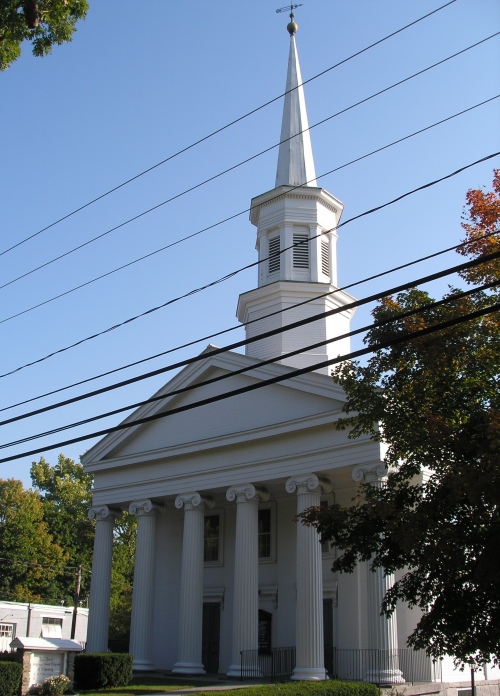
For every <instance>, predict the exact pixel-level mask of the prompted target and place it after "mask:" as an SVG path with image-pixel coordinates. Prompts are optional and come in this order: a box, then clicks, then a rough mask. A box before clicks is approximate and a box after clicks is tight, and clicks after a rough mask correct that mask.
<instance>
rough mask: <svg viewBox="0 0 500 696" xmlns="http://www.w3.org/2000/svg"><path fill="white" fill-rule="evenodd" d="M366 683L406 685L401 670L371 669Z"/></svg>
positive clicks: (368, 671) (367, 673) (366, 677)
mask: <svg viewBox="0 0 500 696" xmlns="http://www.w3.org/2000/svg"><path fill="white" fill-rule="evenodd" d="M365 682H370V683H371V684H406V682H405V680H404V677H403V673H402V672H401V670H399V669H369V670H367V672H366V676H365Z"/></svg>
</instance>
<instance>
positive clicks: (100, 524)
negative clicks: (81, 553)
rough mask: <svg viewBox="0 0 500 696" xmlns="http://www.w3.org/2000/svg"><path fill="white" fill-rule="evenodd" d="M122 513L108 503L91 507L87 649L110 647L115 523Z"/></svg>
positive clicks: (88, 650)
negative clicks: (92, 531)
mask: <svg viewBox="0 0 500 696" xmlns="http://www.w3.org/2000/svg"><path fill="white" fill-rule="evenodd" d="M120 515H121V512H120V511H119V510H113V509H111V508H108V506H107V505H101V506H97V507H93V508H91V509H90V511H89V515H88V516H89V519H91V520H95V537H94V556H93V559H92V581H91V584H90V601H89V606H90V611H89V623H88V629H87V647H86V649H87V652H107V650H108V631H109V599H110V595H111V561H112V557H113V523H114V521H115V519H116V518H117V517H119V516H120Z"/></svg>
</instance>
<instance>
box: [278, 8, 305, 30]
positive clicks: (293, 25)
mask: <svg viewBox="0 0 500 696" xmlns="http://www.w3.org/2000/svg"><path fill="white" fill-rule="evenodd" d="M297 7H302V3H299V4H298V5H286V6H285V7H280V8H279V9H278V10H276V12H277V13H278V12H290V22H289V23H288V26H287V30H288V33H289V34H290V36H293V35H294V34H295V33H296V31H297V29H298V28H299V26H298V24H297V23H296V22H294V21H293V20H294V17H295V15H294V14H293V11H294V10H295V9H296V8H297Z"/></svg>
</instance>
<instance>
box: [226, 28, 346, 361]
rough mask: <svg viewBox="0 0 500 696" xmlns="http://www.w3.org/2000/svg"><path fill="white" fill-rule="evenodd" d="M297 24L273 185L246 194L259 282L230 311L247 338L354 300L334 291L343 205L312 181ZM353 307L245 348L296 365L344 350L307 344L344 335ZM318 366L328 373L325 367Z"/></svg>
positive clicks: (342, 342) (261, 356)
mask: <svg viewBox="0 0 500 696" xmlns="http://www.w3.org/2000/svg"><path fill="white" fill-rule="evenodd" d="M296 30H297V25H296V24H295V23H294V22H291V23H290V24H289V25H288V31H289V33H290V55H289V59H288V73H287V82H286V95H285V101H284V106H283V121H282V126H281V138H280V147H279V155H278V169H277V173H276V183H275V188H274V189H272V190H271V191H268V192H267V193H263V194H262V195H260V196H258V197H257V198H254V199H252V204H251V210H250V221H251V222H252V223H253V224H254V225H255V226H256V227H257V242H256V249H257V252H258V254H259V282H258V287H257V288H256V289H255V290H251V291H250V292H246V293H244V294H242V295H240V298H239V301H238V308H237V312H236V314H237V317H238V319H239V320H240V321H241V322H242V323H244V324H247V326H246V335H247V338H250V337H253V336H256V335H258V334H260V333H262V332H265V331H270V330H272V329H277V328H280V327H283V326H286V325H287V324H291V323H294V322H296V321H300V320H301V319H305V318H308V317H311V316H313V315H318V314H319V315H321V314H323V313H324V312H328V311H329V310H331V309H334V308H336V307H339V308H342V307H344V306H345V305H346V304H348V303H350V302H352V301H353V299H354V298H352V297H351V296H350V295H348V294H347V293H345V292H342V291H338V290H337V255H336V242H337V234H336V231H335V230H336V228H337V226H338V224H339V221H340V216H341V215H342V210H343V204H342V203H341V202H340V201H339V200H338V199H337V198H335V197H334V196H332V194H331V193H328V191H326V190H325V189H322V188H319V187H318V186H317V183H316V173H315V168H314V158H313V152H312V147H311V138H310V134H309V130H308V128H309V126H308V121H307V112H306V104H305V98H304V90H303V87H302V78H301V74H300V66H299V60H298V55H297V48H296V44H295V32H296ZM353 313H354V310H352V309H351V310H343V311H341V312H340V313H337V314H334V315H333V316H330V317H322V318H320V319H318V320H317V321H314V322H313V323H310V324H305V325H304V326H301V327H297V328H295V329H292V330H289V331H284V332H283V333H278V334H276V335H275V336H271V337H268V338H265V339H263V340H261V341H257V342H255V343H251V344H249V345H248V346H247V348H246V353H247V355H249V356H251V357H255V358H258V359H260V360H265V359H268V358H272V357H277V356H282V359H281V360H280V362H282V363H283V364H286V365H290V366H292V367H298V368H302V367H308V366H311V365H314V364H316V363H319V362H321V361H324V360H328V359H331V358H335V357H337V356H338V355H344V354H346V353H348V352H349V351H350V342H349V339H348V338H346V339H341V340H339V341H334V342H331V343H326V344H324V345H323V346H320V347H316V348H310V347H309V346H311V344H314V343H319V342H321V341H326V340H329V339H332V338H335V337H336V336H340V335H342V334H345V333H347V332H348V331H349V327H350V320H351V317H352V315H353ZM248 322H251V323H248ZM302 348H303V349H304V350H303V352H302V351H301V352H300V353H299V354H297V355H294V356H290V357H287V353H289V352H291V351H295V350H297V349H302ZM319 371H320V372H323V373H329V372H330V368H329V367H326V368H322V369H320V370H319Z"/></svg>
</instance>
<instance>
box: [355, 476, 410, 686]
mask: <svg viewBox="0 0 500 696" xmlns="http://www.w3.org/2000/svg"><path fill="white" fill-rule="evenodd" d="M386 476H387V469H386V467H385V465H384V464H383V463H378V464H376V465H372V466H363V465H360V466H356V467H354V469H353V472H352V478H353V480H354V481H356V482H357V483H369V484H370V485H371V486H376V487H377V488H380V487H381V486H383V482H384V478H385V477H386ZM366 567H367V573H368V578H367V588H368V641H369V648H371V650H373V651H376V655H377V659H376V661H375V660H373V661H372V662H373V664H372V665H371V666H370V668H369V669H368V673H367V675H366V680H367V681H371V682H374V683H377V684H380V683H389V684H398V683H402V682H403V681H404V679H403V676H402V673H401V671H400V669H399V658H398V653H397V649H398V628H397V621H396V613H395V612H394V613H393V614H392V615H391V616H386V615H385V614H381V608H382V601H383V599H384V597H385V595H386V593H387V591H388V590H389V589H390V588H391V587H392V586H393V584H394V575H392V574H387V575H386V573H385V570H384V568H381V567H378V568H376V569H375V571H371V570H370V563H367V566H366ZM374 654H375V653H374Z"/></svg>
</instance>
